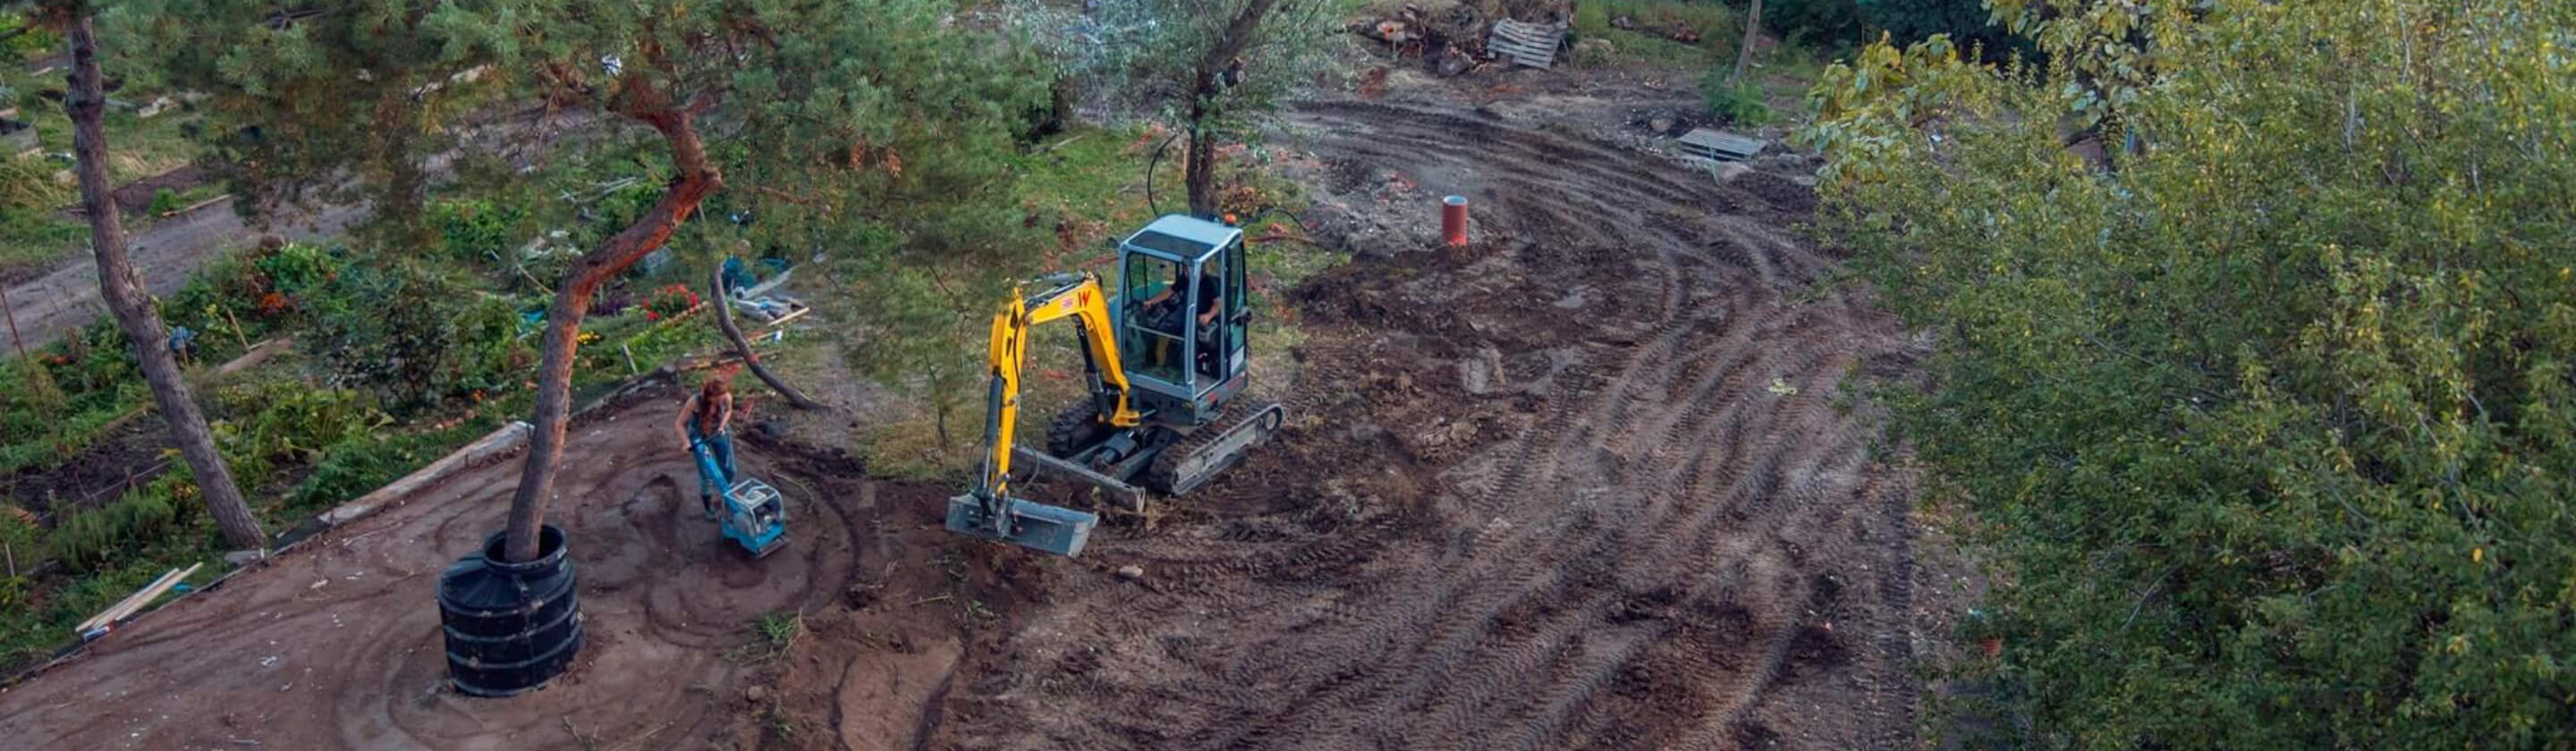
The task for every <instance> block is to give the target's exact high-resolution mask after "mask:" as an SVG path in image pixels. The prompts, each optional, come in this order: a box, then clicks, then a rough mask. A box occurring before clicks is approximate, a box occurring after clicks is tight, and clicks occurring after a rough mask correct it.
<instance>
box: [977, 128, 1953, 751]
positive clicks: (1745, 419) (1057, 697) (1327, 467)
mask: <svg viewBox="0 0 2576 751" xmlns="http://www.w3.org/2000/svg"><path fill="white" fill-rule="evenodd" d="M1290 119H1291V121H1292V122H1293V123H1294V124H1295V125H1297V126H1300V129H1301V130H1302V131H1306V132H1313V133H1318V134H1320V135H1319V136H1317V137H1316V138H1315V139H1314V140H1313V141H1312V142H1311V143H1304V144H1299V145H1302V146H1305V147H1307V148H1309V149H1311V150H1312V151H1314V152H1315V153H1316V154H1317V155H1319V156H1320V157H1321V158H1322V159H1323V160H1325V161H1326V162H1328V163H1333V164H1337V165H1339V166H1337V167H1335V168H1334V169H1335V170H1336V173H1335V174H1336V175H1342V176H1347V175H1358V176H1359V177H1358V179H1342V178H1341V177H1336V178H1335V179H1333V180H1329V181H1326V182H1334V183H1342V184H1344V189H1343V190H1339V191H1334V193H1335V195H1334V196H1333V197H1332V198H1333V199H1337V200H1340V201H1344V202H1354V203H1355V202H1373V201H1378V200H1381V198H1382V197H1384V196H1386V195H1387V194H1386V193H1385V192H1383V191H1382V187H1383V186H1385V185H1390V184H1393V183H1392V181H1377V180H1371V179H1367V178H1368V175H1370V174H1385V173H1386V172H1388V171H1394V172H1401V173H1403V174H1405V175H1408V176H1412V178H1413V179H1414V180H1416V181H1418V182H1420V183H1421V186H1420V187H1421V188H1422V192H1421V193H1398V194H1397V195H1399V196H1404V198H1403V200H1407V201H1410V200H1422V201H1423V202H1424V203H1423V205H1425V206H1428V205H1429V199H1428V198H1427V197H1424V196H1436V195H1438V194H1441V193H1463V194H1466V195H1468V196H1469V197H1470V198H1471V200H1474V201H1475V202H1476V203H1478V204H1479V205H1480V206H1482V207H1483V208H1480V209H1478V211H1479V212H1480V214H1479V220H1480V221H1481V222H1483V223H1484V224H1483V228H1482V229H1480V230H1479V231H1480V232H1481V233H1482V234H1483V235H1484V236H1485V238H1486V240H1485V243H1484V244H1483V245H1480V246H1479V247H1477V248H1475V249H1472V250H1470V251H1469V252H1467V253H1464V254H1460V253H1456V252H1446V251H1443V252H1411V251H1402V250H1398V251H1397V252H1394V253H1392V254H1386V255H1376V256H1370V255H1364V256H1363V258H1362V259H1360V260H1358V261H1355V262H1354V264H1353V265H1352V267H1350V268H1348V269H1346V270H1344V271H1343V272H1341V273H1336V274H1328V276H1329V277H1330V278H1328V279H1319V280H1317V281H1315V282H1310V283H1309V285H1308V287H1307V288H1306V289H1304V290H1301V291H1300V292H1299V297H1300V300H1299V302H1300V306H1301V308H1302V312H1303V313H1305V314H1306V315H1305V316H1303V317H1305V318H1306V319H1307V328H1308V330H1309V332H1310V335H1311V337H1312V339H1313V342H1312V343H1311V344H1310V345H1309V346H1308V347H1307V348H1306V351H1305V353H1304V355H1305V357H1304V358H1303V359H1304V360H1306V362H1307V365H1306V366H1305V367H1304V368H1303V370H1304V372H1305V373H1307V374H1308V377H1307V378H1306V379H1305V381H1304V383H1302V384H1301V388H1300V390H1299V392H1298V393H1297V394H1295V395H1293V396H1292V397H1291V401H1292V403H1293V404H1297V405H1300V406H1299V407H1297V411H1298V412H1299V414H1302V415H1307V416H1309V417H1308V418H1306V419H1305V420H1303V421H1301V423H1300V425H1298V426H1296V427H1294V428H1292V429H1291V430H1290V431H1288V432H1287V433H1286V434H1285V435H1283V437H1282V440H1280V441H1278V442H1276V443H1274V444H1273V446H1274V448H1272V449H1270V450H1268V451H1266V452H1264V453H1262V454H1258V455H1256V456H1255V457H1254V458H1253V459H1252V460H1250V461H1248V462H1247V463H1246V464H1245V465H1243V467H1242V468H1241V470H1240V471H1239V472H1237V473H1235V474H1233V475H1232V476H1230V477H1228V478H1224V479H1221V480H1220V481H1219V483H1218V484H1217V485H1215V486H1212V487H1211V489H1210V492H1212V493H1214V494H1216V495H1217V496H1219V497H1229V496H1232V497H1254V496H1259V497H1264V498H1274V499H1275V498H1278V497H1279V495H1278V494H1280V493H1282V492H1286V493H1289V494H1290V496H1289V498H1290V499H1291V500H1296V499H1302V500H1303V501H1304V503H1302V504H1300V503H1294V502H1290V503H1285V504H1280V503H1271V504H1266V505H1264V506H1263V507H1265V508H1273V509H1279V510H1277V511H1273V512H1270V513H1267V514H1260V515H1253V516H1249V517H1239V518H1228V517H1217V518H1211V519H1205V520H1199V521H1194V522H1190V523H1185V524H1181V525H1178V526H1176V527H1174V528H1170V529H1166V530H1163V531H1160V532H1154V533H1111V534H1106V535H1103V536H1101V537H1100V538H1095V541H1094V543H1093V545H1094V548H1093V549H1094V550H1095V551H1097V552H1095V553H1090V554H1087V555H1092V556H1095V557H1096V558H1097V560H1099V561H1100V562H1099V563H1095V564H1093V565H1094V566H1095V567H1100V568H1104V569H1106V568H1108V567H1111V566H1116V565H1127V564H1130V563H1132V564H1135V565H1139V566H1141V567H1142V568H1144V569H1145V570H1146V571H1148V575H1147V577H1146V578H1145V580H1144V581H1142V582H1140V583H1139V584H1138V585H1132V586H1130V585H1118V584H1109V585H1103V586H1101V587H1099V588H1096V589H1085V590H1083V591H1080V592H1078V593H1072V594H1069V595H1067V596H1064V597H1059V598H1058V603H1059V605H1058V606H1057V607H1055V608H1051V609H1050V612H1048V613H1046V614H1043V615H1041V616H1038V617H1037V618H1036V619H1035V622H1034V623H1032V624H1031V625H1030V626H1028V627H1025V628H1023V629H1022V631H1020V632H1019V633H1018V634H1017V635H1015V636H1014V637H1013V638H1012V639H1011V648H1012V650H1013V652H1014V654H1016V655H1018V656H1019V657H1020V658H1021V659H1022V660H1023V661H1025V662H1027V663H1030V664H1036V665H1050V664H1058V663H1061V662H1065V661H1068V660H1071V661H1074V662H1076V663H1079V664H1082V665H1086V666H1088V665H1097V666H1098V667H1096V668H1090V669H1088V670H1086V671H1085V673H1084V675H1083V680H1082V681H1081V686H1080V689H1079V690H1078V691H1070V690H1067V689H1066V688H1064V687H1063V686H1062V685H1061V683H1060V682H1058V681H1055V680H1053V679H1052V678H1051V676H1050V675H1049V674H1047V673H1046V672H1045V671H1041V670H1032V671H1021V672H1019V673H1016V674H1014V675H1010V676H1005V677H1003V678H1002V679H1001V680H998V681H996V685H994V686H993V689H994V691H993V693H991V694H989V695H986V696H983V697H980V698H979V700H978V702H979V704H978V706H979V707H981V708H982V709H983V710H984V711H985V712H986V713H987V718H986V720H985V722H984V723H982V724H984V725H986V726H988V727H989V729H988V730H984V731H981V732H970V733H966V734H964V735H962V736H961V737H960V739H959V744H960V746H961V747H971V748H1006V749H1035V748H1139V747H1142V748H1190V749H1200V748H1206V749H1220V748H1222V749H1236V748H1242V749H1260V748H1278V749H1326V750H1330V749H1363V748H1425V749H1443V748H1460V749H1469V748H1472V749H1487V748H1520V749H1554V748H1731V747H1738V746H1743V745H1747V744H1749V743H1751V742H1753V741H1757V740H1764V741H1767V740H1776V741H1778V742H1780V743H1781V744H1782V745H1785V746H1789V747H1794V748H1892V747H1897V746H1902V745H1906V744H1907V743H1908V742H1910V741H1909V738H1910V735H1911V728H1910V726H1909V725H1907V724H1906V723H1908V722H1910V720H1909V719H1908V717H1909V715H1910V711H1911V704H1912V698H1911V696H1912V695H1911V693H1910V691H1911V689H1910V688H1909V687H1908V686H1907V684H1906V681H1905V679H1903V678H1902V676H1903V675H1904V674H1903V673H1902V670H1903V669H1904V664H1905V662H1906V660H1907V654H1906V653H1905V651H1904V650H1905V646H1906V641H1905V640H1904V638H1903V636H1902V634H1903V629H1904V618H1905V615H1906V613H1907V610H1906V608H1907V607H1908V605H1907V602H1906V601H1905V598H1904V596H1903V595H1904V593H1903V592H1902V591H1900V590H1901V589H1902V583H1903V582H1904V581H1906V578H1905V576H1904V573H1903V571H1902V568H1903V566H1902V564H1903V562H1904V561H1905V560H1906V559H1907V557H1908V555H1909V553H1908V551H1907V550H1906V549H1905V548H1904V547H1903V545H1904V540H1905V537H1904V533H1903V530H1904V528H1905V527H1904V524H1905V521H1906V516H1905V507H1906V504H1907V503H1908V499H1909V498H1910V493H1909V492H1908V488H1907V486H1905V485H1904V484H1903V483H1902V482H1901V481H1896V480H1890V479H1888V478H1889V477H1890V472H1889V471H1888V470H1885V469H1883V468H1881V467H1879V466H1878V465H1877V464H1876V463H1875V462H1874V461H1873V460H1872V458H1871V455H1870V451H1871V449H1872V444H1873V443H1874V442H1875V441H1876V436H1877V435H1878V432H1879V431H1878V428H1877V427H1876V425H1877V422H1876V418H1875V413H1874V412H1871V411H1869V410H1867V409H1861V410H1855V411H1845V410H1842V409H1838V408H1837V407H1835V406H1834V402H1835V401H1836V399H1835V394H1836V391H1837V389H1838V388H1840V384H1841V382H1842V380H1843V378H1844V376H1845V375H1846V374H1847V373H1848V372H1851V371H1852V370H1854V369H1855V367H1856V365H1857V364H1859V363H1865V362H1876V361H1878V358H1880V357H1882V356H1885V355H1888V354H1890V353H1901V351H1903V350H1904V349H1906V348H1907V347H1909V346H1912V345H1910V344H1909V343H1908V342H1907V341H1906V340H1904V339H1903V338H1902V337H1901V336H1899V334H1898V332H1897V328H1896V326H1895V324H1894V321H1893V320H1892V319H1889V318H1887V317H1886V316H1884V315H1881V314H1878V313H1876V312H1874V311H1872V310H1871V309H1869V307H1868V305H1867V303H1866V301H1864V300H1860V299H1857V298H1856V297H1855V296H1852V295H1848V294H1826V295H1821V296H1816V297H1817V299H1814V300H1807V301H1804V302H1799V301H1795V300H1793V299H1792V297H1791V296H1792V295H1794V294H1798V292H1799V290H1798V289H1797V288H1798V287H1801V286H1803V285H1805V284H1808V283H1810V282H1812V281H1814V280H1816V279H1818V278H1821V277H1823V276H1825V275H1827V274H1830V273H1831V270H1832V268H1833V267H1834V265H1835V263H1836V262H1835V259H1833V258H1832V257H1830V256H1828V255H1825V254H1822V253H1820V252H1819V251H1816V250H1814V249H1812V248H1810V247H1808V246H1806V245H1804V244H1803V243H1802V242H1801V241H1800V240H1798V239H1797V238H1796V236H1795V235H1794V234H1793V233H1792V231H1791V230H1790V229H1789V228H1790V226H1791V225H1792V224H1793V223H1794V222H1795V221H1797V220H1798V218H1799V215H1798V214H1795V213H1784V209H1783V208H1782V207H1783V206H1793V207H1795V206H1799V205H1801V203H1802V202H1801V201H1799V200H1797V199H1795V198H1794V197H1790V198H1786V199H1783V198H1779V197H1777V196H1766V195H1765V193H1764V191H1760V190H1748V189H1746V188H1744V187H1740V186H1738V185H1729V184H1720V183H1716V182H1714V181H1707V180H1702V179H1698V177H1697V175H1698V174H1699V173H1696V172H1693V171H1690V170H1684V169H1677V168H1673V167H1670V166H1668V165H1666V164H1664V163H1663V162H1662V161H1661V160H1660V159H1658V158H1656V157H1653V156H1651V155H1645V154H1639V153H1635V152H1629V151H1625V150H1621V149H1619V148H1617V147H1613V146H1608V145H1606V144H1600V143H1595V142H1589V141H1583V140H1578V139H1568V138H1565V137H1561V136H1558V135H1556V134H1554V133H1549V132H1541V131H1539V130H1533V129H1528V128H1523V127H1519V126H1515V125H1512V124H1509V123H1504V122H1501V121H1499V120H1497V119H1494V118H1488V117H1483V116H1480V115H1474V114H1461V113H1454V112H1445V111H1438V110H1430V109H1421V108H1415V107H1409V106H1399V105H1388V104H1379V103H1358V102H1327V103H1306V104H1300V105H1298V106H1296V107H1295V108H1294V110H1293V113H1292V114H1291V116H1290ZM1765 177H1768V178H1772V179H1773V180H1775V182H1769V183H1763V185H1766V186H1770V187H1775V188H1776V187H1777V186H1778V185H1785V184H1786V181H1785V180H1780V179H1778V178H1777V177H1776V176H1770V175H1765ZM1803 204H1804V205H1808V206H1811V205H1812V200H1811V199H1809V200H1807V201H1804V202H1803ZM1801 210H1803V209H1801ZM1569 290H1573V291H1575V293H1574V294H1572V295H1570V296H1569V295H1568V291H1569ZM1582 290H1590V292H1589V293H1585V292H1582ZM1559 298H1563V300H1564V301H1560V302H1558V303H1557V304H1555V305H1553V306H1551V305H1550V301H1553V300H1559ZM1567 301H1570V302H1567ZM1479 347H1483V348H1486V349H1489V350H1499V351H1500V353H1501V360H1502V361H1504V362H1520V363H1541V362H1545V363H1556V362H1560V361H1561V360H1560V358H1571V360H1572V362H1571V366H1570V367H1547V368H1537V367H1526V368H1524V369H1523V370H1520V371H1516V372H1526V373H1533V374H1535V373H1540V372H1545V373H1549V374H1552V377H1551V378H1550V379H1549V380H1547V381H1545V382H1544V385H1543V386H1542V385H1540V384H1539V383H1538V382H1529V383H1522V384H1517V385H1516V386H1515V385H1514V384H1508V383H1507V384H1505V385H1503V386H1499V387H1492V388H1486V389H1485V390H1483V391H1478V392H1469V391H1467V390H1465V388H1464V387H1461V386H1459V385H1457V383H1456V381H1457V380H1458V378H1459V376H1458V375H1456V373H1457V372H1463V371H1461V370H1458V369H1456V368H1453V367H1452V365H1451V363H1454V362H1458V361H1460V359H1461V358H1469V357H1474V356H1475V355H1474V354H1473V353H1474V352H1476V351H1477V348H1479ZM1459 367H1463V366H1459ZM1487 370H1492V371H1495V372H1515V371H1511V370H1510V369H1509V368H1500V369H1497V368H1488V369H1487ZM1318 374H1320V375H1318ZM1494 377H1495V378H1502V377H1503V376H1500V375H1497V376H1494ZM1441 425H1472V426H1476V428H1475V429H1473V430H1471V432H1469V433H1468V434H1466V435H1464V436H1463V437H1462V436H1459V435H1457V434H1456V431H1449V432H1446V433H1444V432H1443V431H1442V430H1440V429H1439V426H1441ZM1863 569H1866V571H1865V572H1864V571H1863ZM1854 582H1857V583H1859V584H1853V583H1854ZM1138 592H1143V593H1145V594H1143V595H1139V594H1138ZM1076 656H1079V659H1078V660H1077V659H1076ZM1113 666H1114V667H1113ZM1785 697H1795V701H1791V700H1790V699H1788V698H1785ZM1079 707H1096V708H1098V711H1095V712H1091V713H1089V714H1090V715H1095V716H1104V717H1106V716H1112V715H1115V716H1117V717H1118V718H1119V719H1117V720H1115V721H1102V722H1075V723H1049V722H1043V721H1041V719H1040V718H1061V717H1065V716H1066V713H1067V712H1068V711H1069V710H1068V708H1079ZM1819 713H1822V714H1823V715H1826V716H1817V715H1818V714H1819Z"/></svg>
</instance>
